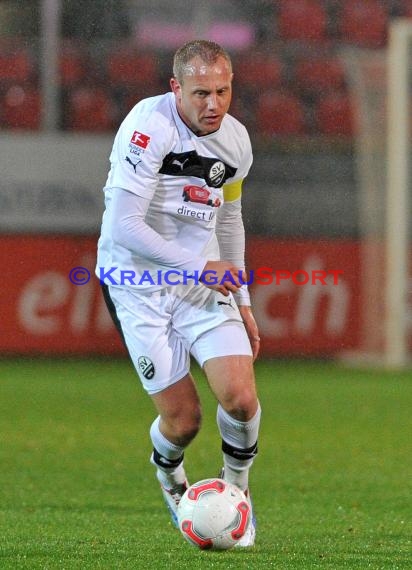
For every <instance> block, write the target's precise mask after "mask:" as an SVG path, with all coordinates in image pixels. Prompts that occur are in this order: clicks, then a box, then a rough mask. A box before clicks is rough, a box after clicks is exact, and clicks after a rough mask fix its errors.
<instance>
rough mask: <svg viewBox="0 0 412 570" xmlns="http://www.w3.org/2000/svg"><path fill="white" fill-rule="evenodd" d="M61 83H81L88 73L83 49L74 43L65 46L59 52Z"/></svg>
mask: <svg viewBox="0 0 412 570" xmlns="http://www.w3.org/2000/svg"><path fill="white" fill-rule="evenodd" d="M59 72H60V83H61V85H62V86H63V87H72V86H74V85H77V84H79V83H80V82H81V81H82V80H83V79H84V78H85V77H86V73H87V65H86V58H85V55H84V52H83V50H82V49H81V48H80V47H78V46H76V45H74V44H72V45H70V46H68V45H66V46H63V47H62V49H61V51H60V54H59Z"/></svg>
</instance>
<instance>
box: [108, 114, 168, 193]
mask: <svg viewBox="0 0 412 570" xmlns="http://www.w3.org/2000/svg"><path fill="white" fill-rule="evenodd" d="M173 139H174V134H173V130H172V129H171V127H170V122H169V121H167V119H166V117H165V116H164V115H162V113H160V112H159V111H157V110H153V109H146V108H145V105H142V108H141V109H139V105H138V106H137V107H135V109H133V111H132V112H131V113H130V114H129V115H128V116H127V117H126V119H125V120H124V121H123V123H122V125H121V126H120V128H119V131H118V133H117V135H116V138H115V142H114V144H113V149H112V153H111V155H110V162H111V169H110V172H109V176H108V181H107V184H106V186H108V187H112V188H123V189H124V190H127V191H129V192H132V193H133V194H137V195H138V196H141V197H142V198H146V199H148V200H151V199H152V198H153V194H154V192H155V190H156V186H157V183H158V178H159V169H160V167H161V165H162V162H163V158H164V157H165V156H166V154H167V153H168V152H169V150H170V148H171V147H172V145H173Z"/></svg>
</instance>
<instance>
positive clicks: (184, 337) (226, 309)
mask: <svg viewBox="0 0 412 570" xmlns="http://www.w3.org/2000/svg"><path fill="white" fill-rule="evenodd" d="M109 293H110V297H111V299H112V301H113V303H114V306H115V308H116V315H117V318H118V319H119V321H120V325H121V328H122V332H123V335H124V338H125V342H126V345H127V348H128V351H129V354H130V357H131V359H132V361H133V364H134V366H135V368H136V370H137V372H138V374H139V377H140V380H141V382H142V384H143V387H144V388H145V390H146V391H147V392H148V393H149V394H155V393H156V392H160V391H161V390H164V389H165V388H167V387H168V386H171V385H172V384H174V383H175V382H177V381H179V380H181V379H182V378H183V377H184V376H186V374H187V373H188V372H189V369H190V354H192V355H193V356H194V358H195V359H196V360H197V362H198V363H199V365H200V366H203V365H204V363H205V362H206V361H207V360H209V359H210V358H215V357H218V356H229V355H248V356H251V355H252V349H251V346H250V342H249V338H248V335H247V333H246V330H245V327H244V325H243V321H242V318H241V316H240V313H239V309H238V308H237V305H236V302H235V300H234V299H233V297H232V295H230V296H229V297H225V296H224V295H222V294H221V293H218V292H216V291H213V290H211V289H208V288H207V287H204V286H199V285H197V286H194V287H187V286H175V287H168V288H165V289H162V290H161V291H156V292H153V293H141V292H139V291H137V290H136V289H133V288H128V287H116V286H113V285H110V286H109Z"/></svg>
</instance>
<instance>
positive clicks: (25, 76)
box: [0, 48, 34, 83]
mask: <svg viewBox="0 0 412 570" xmlns="http://www.w3.org/2000/svg"><path fill="white" fill-rule="evenodd" d="M33 72H34V62H33V59H32V57H31V55H30V54H29V52H28V50H26V49H24V48H17V49H15V50H14V49H10V50H8V49H7V48H6V49H5V50H4V51H3V50H0V82H2V83H4V82H17V83H24V82H26V81H29V80H31V79H32V77H33Z"/></svg>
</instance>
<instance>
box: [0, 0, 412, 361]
mask: <svg viewBox="0 0 412 570" xmlns="http://www.w3.org/2000/svg"><path fill="white" fill-rule="evenodd" d="M400 17H405V18H411V17H412V2H411V1H410V0H365V1H364V2H358V1H353V0H345V1H344V2H338V1H336V0H281V1H279V2H275V1H273V0H254V1H249V0H243V1H241V2H240V1H230V0H221V1H213V0H209V1H208V2H196V1H195V2H187V1H185V0H174V1H166V0H150V1H149V0H141V1H133V0H116V1H114V0H106V1H99V0H87V1H86V0H84V1H80V0H42V1H41V0H38V1H35V0H30V1H28V0H19V1H17V0H3V1H2V2H0V124H1V130H0V141H1V149H2V151H1V154H0V165H1V172H2V189H1V192H0V232H1V243H2V247H1V260H2V268H3V271H2V295H1V300H0V303H1V305H0V312H1V319H2V331H1V335H0V352H1V353H4V354H38V353H40V354H68V353H70V354H122V347H121V345H120V343H119V342H118V340H117V337H116V335H115V334H114V332H113V328H112V325H111V323H110V321H109V319H108V316H107V313H106V310H105V308H104V307H103V305H102V302H101V299H100V293H99V290H98V285H97V282H96V280H94V279H92V280H91V281H90V282H89V283H88V284H87V285H84V286H78V287H76V286H74V285H72V284H71V283H70V281H69V278H68V274H69V271H70V269H71V268H73V267H76V266H84V267H87V268H89V269H90V271H93V266H94V257H95V248H96V245H95V244H96V236H97V235H98V231H99V224H100V217H101V212H102V205H103V204H102V202H103V196H102V193H101V192H100V189H101V187H102V185H103V183H104V181H105V177H106V172H107V168H108V153H109V150H110V147H111V143H112V138H113V135H114V133H115V130H116V128H117V126H118V125H119V123H120V121H121V120H122V118H123V116H124V115H125V113H126V112H127V111H128V109H130V108H131V107H132V106H133V105H134V104H135V102H136V101H137V100H138V99H140V98H142V97H145V96H150V95H153V94H157V93H160V92H165V91H167V90H168V89H169V87H168V80H169V76H170V68H171V59H172V55H173V52H174V50H175V48H176V47H177V46H178V45H180V44H181V43H182V42H184V41H186V40H188V39H190V38H193V37H207V38H211V39H215V40H216V41H218V42H221V43H222V44H223V45H224V46H225V47H227V49H228V50H229V51H230V52H231V54H232V56H233V60H234V67H235V80H234V99H233V105H232V113H233V114H234V115H235V116H237V117H238V118H239V119H240V120H242V121H243V122H244V123H245V124H246V125H247V127H248V128H249V131H250V133H251V137H252V140H253V146H254V154H255V162H254V166H253V169H252V171H251V174H250V177H249V179H248V182H247V185H246V190H245V192H244V217H245V222H246V229H247V233H248V236H249V244H248V260H249V268H251V269H252V268H257V267H258V266H262V265H263V266H268V267H271V268H273V269H282V270H289V271H291V272H293V271H295V270H299V269H300V270H306V271H310V270H312V269H319V270H341V271H343V274H342V276H341V277H340V279H339V284H338V285H334V284H333V283H332V282H331V281H328V283H327V285H321V284H320V283H318V284H316V285H306V286H300V285H297V284H294V283H293V282H292V281H291V280H285V281H283V282H282V283H281V284H280V285H277V286H275V285H267V286H255V287H252V292H253V300H254V305H255V310H256V315H257V317H258V320H259V324H260V327H261V332H262V338H263V344H262V355H263V356H268V357H279V356H282V357H285V356H286V357H289V356H313V357H332V358H341V357H344V356H345V357H349V356H348V355H353V354H358V355H359V354H361V353H366V354H374V355H376V354H382V352H383V350H384V347H385V338H384V332H383V330H382V323H383V321H384V318H383V317H382V315H383V314H385V311H384V310H383V309H382V303H383V300H382V298H381V297H380V295H381V291H382V286H381V284H382V276H383V269H382V247H381V245H380V246H379V247H380V250H379V253H378V254H377V253H376V248H374V245H375V246H376V244H377V243H379V244H381V240H382V234H381V227H380V225H381V224H380V221H379V220H380V219H381V217H382V210H383V209H384V207H385V206H384V205H383V202H384V199H385V195H384V186H385V185H384V181H383V179H384V177H385V173H384V172H382V168H383V164H385V160H384V155H383V154H382V152H383V151H382V146H384V143H383V145H382V141H385V136H386V135H385V116H384V111H382V109H380V108H379V109H378V114H377V115H376V116H377V119H376V117H375V119H376V120H372V126H373V127H374V128H375V131H374V132H373V134H372V135H371V136H370V137H369V138H368V136H369V135H368V131H367V130H366V131H365V128H366V127H365V126H364V125H365V124H369V126H368V128H369V131H371V125H370V123H371V121H370V117H372V119H373V115H371V113H369V115H368V111H367V110H366V111H365V108H366V107H367V106H368V104H369V101H372V103H373V102H374V101H375V100H376V99H379V97H380V96H381V95H382V97H383V95H384V92H385V71H384V70H382V69H381V68H379V66H375V67H374V66H373V62H374V61H375V59H374V57H375V56H376V57H380V58H382V57H384V55H385V53H386V48H387V46H388V36H389V26H390V23H391V22H392V21H394V20H395V19H398V18H400ZM362 57H365V58H366V60H367V62H369V63H370V62H372V64H371V66H370V74H369V83H368V84H367V85H365V84H364V83H366V81H365V77H366V74H365V72H363V75H362V72H361V77H362V78H363V79H362V80H361V81H360V80H359V77H358V76H359V69H358V68H357V67H356V65H357V63H359V62H360V61H361V60H362ZM353 62H355V64H354V63H353ZM410 67H411V66H410ZM362 81H363V83H362ZM367 89H369V92H368V93H369V95H368V93H367V94H366V96H365V93H366V91H365V90H367ZM365 99H366V103H365ZM379 112H381V114H380V115H379ZM368 119H369V121H368ZM365 133H366V134H365ZM365 137H366V138H365ZM365 141H366V142H365ZM368 141H369V143H371V144H369V145H368V144H367V142H368ZM369 147H372V148H371V149H370V148H369ZM368 148H369V151H370V152H369V157H370V156H373V157H374V159H375V162H374V163H373V162H372V163H368V157H365V155H364V153H365V149H366V150H368ZM373 176H375V179H374V178H373ZM368 185H369V187H371V186H372V194H371V193H369V194H368V193H367V192H366V194H365V192H364V190H365V188H366V190H367V189H368ZM365 196H366V198H365ZM408 211H409V210H408ZM371 236H372V241H373V244H372V248H371V243H370V242H371V240H370V238H371ZM368 240H369V241H368ZM365 241H366V246H367V247H366V248H365V247H363V246H364V245H365ZM368 248H369V249H368ZM365 252H366V254H365ZM370 271H372V273H371V272H370ZM403 307H404V309H405V311H404V315H403V319H404V321H405V323H406V325H405V326H408V327H409V328H408V330H407V333H408V334H409V330H410V322H411V320H412V319H411V318H410V316H409V311H408V306H407V304H404V305H403ZM407 342H408V343H409V342H410V337H408V339H407ZM402 358H403V357H402ZM404 360H405V359H404V358H403V359H402V362H403V363H404Z"/></svg>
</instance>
